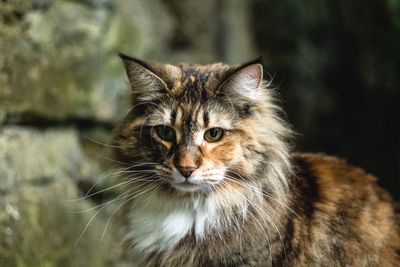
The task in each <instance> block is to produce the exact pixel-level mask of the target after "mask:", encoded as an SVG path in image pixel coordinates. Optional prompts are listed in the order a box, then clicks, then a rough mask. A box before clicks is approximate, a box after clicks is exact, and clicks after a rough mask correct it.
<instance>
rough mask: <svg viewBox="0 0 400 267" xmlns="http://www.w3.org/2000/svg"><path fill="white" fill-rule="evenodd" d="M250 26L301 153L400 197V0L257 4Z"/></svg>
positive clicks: (341, 0) (398, 198)
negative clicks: (370, 179) (344, 164)
mask: <svg viewBox="0 0 400 267" xmlns="http://www.w3.org/2000/svg"><path fill="white" fill-rule="evenodd" d="M252 8H253V12H254V14H255V15H254V16H253V17H252V18H253V20H252V27H253V29H254V31H255V43H256V45H257V46H258V47H257V48H258V49H259V50H260V51H261V53H262V55H263V57H264V65H265V66H266V67H267V68H268V69H269V70H270V71H271V72H272V73H273V74H276V76H275V84H280V87H281V89H280V91H281V94H282V95H283V100H284V102H283V105H284V109H285V110H286V112H287V114H288V119H289V121H290V122H291V123H292V124H293V125H294V128H295V129H296V131H297V132H299V133H300V135H299V136H298V138H297V144H298V145H299V146H298V147H297V149H298V150H304V151H312V152H325V153H328V154H333V155H337V156H340V157H343V158H346V159H347V160H348V161H349V162H351V163H352V164H355V165H358V166H360V167H362V168H364V169H365V170H367V171H368V172H370V173H372V174H374V175H376V176H378V177H379V179H380V180H379V181H380V183H381V185H382V186H383V187H385V188H387V189H388V190H389V191H390V192H391V193H392V195H393V196H394V197H395V198H396V199H397V200H400V134H399V132H398V128H399V127H398V124H399V114H400V112H399V108H398V107H399V104H398V102H399V100H400V90H399V84H400V75H399V73H400V16H399V13H400V12H399V10H400V9H399V8H400V3H399V2H398V1H378V0H373V1H368V2H364V1H360V0H357V1H344V0H339V1H307V2H304V1H303V2H296V1H289V0H284V1H278V0H271V1H261V0H259V1H255V2H254V4H253V7H252Z"/></svg>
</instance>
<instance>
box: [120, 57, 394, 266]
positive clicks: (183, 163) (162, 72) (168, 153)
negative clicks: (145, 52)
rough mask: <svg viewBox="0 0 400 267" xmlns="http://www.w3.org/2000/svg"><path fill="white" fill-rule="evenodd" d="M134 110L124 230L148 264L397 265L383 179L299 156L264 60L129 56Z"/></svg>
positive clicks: (128, 136)
mask: <svg viewBox="0 0 400 267" xmlns="http://www.w3.org/2000/svg"><path fill="white" fill-rule="evenodd" d="M123 59H124V63H125V67H126V69H127V73H128V77H129V79H130V81H131V84H132V87H133V103H134V106H133V109H132V112H131V114H130V115H129V116H128V117H127V119H126V120H125V122H124V123H123V125H122V126H121V128H120V132H119V134H118V135H117V136H116V137H115V139H114V143H115V146H116V147H117V148H116V156H117V160H118V161H120V162H122V163H123V165H124V167H125V171H127V170H128V174H129V177H128V178H129V179H130V180H128V181H129V183H128V184H127V186H126V189H125V191H124V192H123V193H122V195H121V196H122V197H125V199H126V201H125V205H124V208H125V211H124V215H125V216H124V228H123V232H124V239H125V241H126V244H127V254H129V255H131V256H132V257H131V258H132V261H133V262H136V263H139V265H140V266H171V267H172V266H174V267H175V266H400V218H399V214H398V213H396V212H395V208H394V204H393V203H392V200H391V198H390V197H389V195H388V194H387V193H386V192H385V191H384V190H382V189H381V188H379V187H378V186H377V185H376V184H375V178H374V177H373V176H371V175H368V174H366V173H364V172H363V171H362V170H360V169H358V168H355V167H352V166H350V165H348V164H347V163H346V162H344V161H343V160H339V159H336V158H333V157H328V156H324V155H320V154H316V155H313V154H291V153H290V152H289V151H290V150H289V148H288V145H287V139H288V137H289V136H290V131H289V130H287V127H286V125H285V123H284V122H283V121H282V120H280V119H279V117H278V116H277V108H276V106H275V105H274V104H273V98H272V96H271V91H268V90H269V89H267V88H265V87H264V86H263V85H262V84H261V80H262V68H261V65H259V64H258V63H257V62H251V63H248V64H245V65H242V66H228V65H223V64H214V65H208V66H198V65H180V66H178V67H174V66H171V65H151V66H150V65H147V64H146V63H144V62H142V61H139V60H136V59H133V58H129V57H126V56H123Z"/></svg>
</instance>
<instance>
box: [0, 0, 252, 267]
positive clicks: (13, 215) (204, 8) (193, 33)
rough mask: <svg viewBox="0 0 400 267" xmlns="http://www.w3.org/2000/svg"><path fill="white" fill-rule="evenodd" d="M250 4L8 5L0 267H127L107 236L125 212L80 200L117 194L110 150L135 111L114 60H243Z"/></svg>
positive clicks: (0, 54)
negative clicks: (94, 192) (108, 191)
mask: <svg viewBox="0 0 400 267" xmlns="http://www.w3.org/2000/svg"><path fill="white" fill-rule="evenodd" d="M248 3H249V2H244V1H239V0H234V1H229V0H219V1H212V0H209V1H195V0H190V1H178V0H146V1H140V0H121V1H112V0H81V1H78V0H76V1H73V0H58V1H51V0H32V1H26V0H5V1H1V3H0V265H1V266H117V265H118V264H120V261H119V259H118V257H119V250H120V248H119V241H118V238H116V235H115V230H114V229H113V227H112V224H111V226H107V221H108V220H109V218H110V216H111V215H112V211H114V210H115V208H117V207H118V205H116V204H114V203H110V205H102V203H106V202H105V201H106V200H104V199H101V198H96V197H87V198H82V196H84V194H85V192H86V191H87V190H88V188H90V185H91V184H95V183H96V188H100V189H101V188H107V187H109V186H110V185H111V184H112V181H111V180H112V179H111V178H112V177H113V174H112V172H113V170H112V167H111V164H110V163H111V162H110V160H108V159H107V158H108V157H109V155H108V149H107V146H106V145H104V144H107V143H108V142H109V140H110V136H111V132H112V129H113V128H114V127H115V125H117V124H118V122H119V120H120V119H121V118H122V117H123V115H124V114H125V113H126V111H127V110H128V109H129V102H128V101H127V99H128V95H129V92H128V90H127V89H126V83H127V79H126V78H125V74H124V71H123V68H122V64H121V62H120V60H119V58H118V57H117V53H118V52H119V51H122V52H125V53H127V54H130V55H134V56H137V57H141V58H144V59H146V60H158V61H165V62H172V63H176V62H179V61H197V62H211V61H216V60H224V61H228V62H240V61H245V60H248V59H249V58H251V57H253V56H254V50H253V49H252V47H253V45H252V41H251V38H250V36H249V33H248V29H247V28H248V23H247V20H248ZM88 185H89V186H88ZM80 198H81V199H80ZM107 201H109V200H107ZM98 205H100V206H98ZM103 207H105V208H104V209H103ZM92 218H93V219H92ZM86 226H88V227H86ZM105 228H107V229H106V230H105ZM103 232H105V234H104V235H103ZM82 233H83V234H82ZM81 234H82V236H81Z"/></svg>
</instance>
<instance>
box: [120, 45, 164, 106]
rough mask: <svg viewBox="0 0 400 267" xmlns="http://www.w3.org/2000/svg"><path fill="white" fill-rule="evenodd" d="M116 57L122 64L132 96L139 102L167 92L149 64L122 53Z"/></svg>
mask: <svg viewBox="0 0 400 267" xmlns="http://www.w3.org/2000/svg"><path fill="white" fill-rule="evenodd" d="M118 55H119V57H120V58H121V59H122V61H123V63H124V66H125V71H126V74H127V76H128V79H129V81H130V83H131V86H132V91H133V94H134V95H137V96H138V97H139V98H140V99H141V100H150V99H152V98H153V97H154V96H155V95H156V94H157V93H160V91H162V90H167V85H166V84H165V82H164V81H163V80H162V79H161V78H160V77H159V76H158V75H157V74H156V71H155V70H154V68H153V67H151V66H150V65H149V64H147V63H146V62H144V61H142V60H140V59H137V58H134V57H131V56H127V55H125V54H123V53H119V54H118Z"/></svg>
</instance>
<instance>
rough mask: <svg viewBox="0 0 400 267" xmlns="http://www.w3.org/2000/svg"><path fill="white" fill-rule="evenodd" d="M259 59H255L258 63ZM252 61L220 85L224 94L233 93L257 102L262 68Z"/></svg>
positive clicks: (259, 93)
mask: <svg viewBox="0 0 400 267" xmlns="http://www.w3.org/2000/svg"><path fill="white" fill-rule="evenodd" d="M258 60H260V58H259V59H257V62H258ZM254 62H255V61H252V62H250V63H247V64H245V65H243V66H241V67H239V68H238V69H237V70H236V71H235V72H234V73H233V74H232V75H231V76H229V77H228V79H227V80H225V82H223V84H222V85H221V89H222V90H225V92H231V93H235V94H236V95H238V96H242V97H244V98H246V99H250V100H257V99H258V98H259V97H260V95H261V90H260V84H261V82H262V79H263V67H262V65H261V64H260V63H254Z"/></svg>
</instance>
